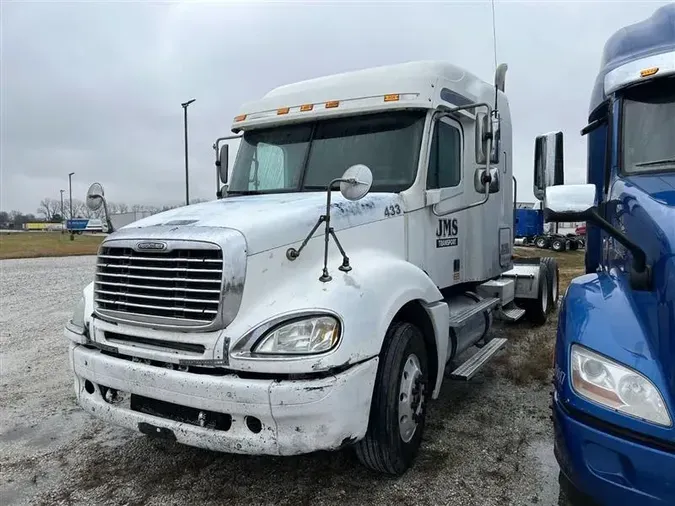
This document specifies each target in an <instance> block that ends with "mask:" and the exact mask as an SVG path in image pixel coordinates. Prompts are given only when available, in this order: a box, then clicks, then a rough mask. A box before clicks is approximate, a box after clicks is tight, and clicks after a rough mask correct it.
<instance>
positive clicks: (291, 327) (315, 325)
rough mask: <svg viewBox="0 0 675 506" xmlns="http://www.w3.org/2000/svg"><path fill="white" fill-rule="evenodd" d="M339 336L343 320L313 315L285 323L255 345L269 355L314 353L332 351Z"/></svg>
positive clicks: (260, 351)
mask: <svg viewBox="0 0 675 506" xmlns="http://www.w3.org/2000/svg"><path fill="white" fill-rule="evenodd" d="M339 338H340V322H339V321H338V320H337V319H336V318H334V317H332V316H326V315H322V316H313V317H309V318H302V319H297V320H292V321H289V322H287V323H282V324H280V325H278V326H276V327H274V328H272V329H271V330H270V331H268V332H267V333H266V334H265V335H264V336H263V337H262V338H261V339H260V340H259V341H258V343H256V345H255V346H254V347H253V350H252V351H253V353H256V354H266V355H313V354H316V353H324V352H327V351H330V350H332V349H333V348H335V346H336V345H337V343H338V340H339Z"/></svg>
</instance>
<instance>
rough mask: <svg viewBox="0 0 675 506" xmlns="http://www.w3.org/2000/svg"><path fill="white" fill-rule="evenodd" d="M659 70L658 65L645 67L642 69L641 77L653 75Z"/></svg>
mask: <svg viewBox="0 0 675 506" xmlns="http://www.w3.org/2000/svg"><path fill="white" fill-rule="evenodd" d="M658 71H659V68H658V67H652V68H650V69H644V70H641V71H640V77H649V76H653V75H654V74H656V73H657V72H658Z"/></svg>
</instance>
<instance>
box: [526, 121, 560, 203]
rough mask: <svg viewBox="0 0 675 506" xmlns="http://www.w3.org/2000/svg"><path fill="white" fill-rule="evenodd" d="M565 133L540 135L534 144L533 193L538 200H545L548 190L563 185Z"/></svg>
mask: <svg viewBox="0 0 675 506" xmlns="http://www.w3.org/2000/svg"><path fill="white" fill-rule="evenodd" d="M564 182H565V175H564V172H563V133H562V132H552V133H548V134H544V135H540V136H538V137H537V138H536V139H535V142H534V184H533V188H532V191H533V193H534V196H535V198H536V199H537V200H544V198H545V197H546V188H548V187H549V186H557V185H562V184H564Z"/></svg>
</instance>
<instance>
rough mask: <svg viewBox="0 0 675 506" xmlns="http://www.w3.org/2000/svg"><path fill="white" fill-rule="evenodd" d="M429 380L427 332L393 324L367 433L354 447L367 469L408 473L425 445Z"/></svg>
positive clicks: (376, 383)
mask: <svg viewBox="0 0 675 506" xmlns="http://www.w3.org/2000/svg"><path fill="white" fill-rule="evenodd" d="M428 381H429V375H428V366H427V351H426V346H425V344H424V337H423V336H422V332H421V331H420V330H419V329H418V328H417V327H416V326H414V325H412V324H411V323H407V322H395V323H393V324H392V325H391V327H389V330H388V331H387V335H386V336H385V339H384V345H383V349H382V352H381V354H380V364H379V367H378V370H377V378H376V380H375V388H374V390H373V399H372V401H371V405H370V419H369V422H368V432H367V433H366V436H365V438H364V439H362V440H361V441H359V442H358V443H356V445H355V450H356V455H357V457H358V459H359V460H360V461H361V463H362V464H363V465H364V466H366V467H368V468H370V469H372V470H374V471H378V472H381V473H386V474H393V475H402V474H403V473H405V471H407V470H408V468H409V467H410V466H411V464H412V462H413V460H414V459H415V456H416V455H417V452H418V450H419V447H420V444H421V442H422V433H423V431H424V422H425V419H426V407H427V398H428V396H429V395H430V394H429V392H428Z"/></svg>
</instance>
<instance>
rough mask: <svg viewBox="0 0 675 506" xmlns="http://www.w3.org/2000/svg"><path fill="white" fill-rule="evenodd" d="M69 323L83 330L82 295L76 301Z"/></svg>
mask: <svg viewBox="0 0 675 506" xmlns="http://www.w3.org/2000/svg"><path fill="white" fill-rule="evenodd" d="M70 323H71V324H72V325H74V326H76V327H79V328H81V329H82V331H84V295H83V296H82V297H80V300H78V301H77V304H76V305H75V311H73V316H72V318H71V319H70Z"/></svg>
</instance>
